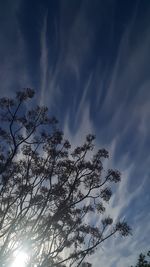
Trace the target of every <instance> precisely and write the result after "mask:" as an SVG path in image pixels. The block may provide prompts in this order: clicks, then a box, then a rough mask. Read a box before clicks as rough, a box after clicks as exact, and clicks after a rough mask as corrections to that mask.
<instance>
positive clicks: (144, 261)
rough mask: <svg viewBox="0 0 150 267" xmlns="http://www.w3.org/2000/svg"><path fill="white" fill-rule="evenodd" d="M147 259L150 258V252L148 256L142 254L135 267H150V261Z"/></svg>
mask: <svg viewBox="0 0 150 267" xmlns="http://www.w3.org/2000/svg"><path fill="white" fill-rule="evenodd" d="M147 257H150V251H149V252H148V253H147V255H145V254H143V253H141V254H140V255H139V258H138V262H137V264H136V265H135V267H150V261H148V258H147ZM131 267H133V266H131Z"/></svg>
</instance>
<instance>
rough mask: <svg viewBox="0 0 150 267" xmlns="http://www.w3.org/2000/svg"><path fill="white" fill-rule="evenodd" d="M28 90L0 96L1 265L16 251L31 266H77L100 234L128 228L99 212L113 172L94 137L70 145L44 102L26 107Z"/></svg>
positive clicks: (114, 177) (99, 239) (117, 178)
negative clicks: (23, 254) (105, 167)
mask: <svg viewBox="0 0 150 267" xmlns="http://www.w3.org/2000/svg"><path fill="white" fill-rule="evenodd" d="M33 96H34V91H33V90H31V89H25V90H23V91H22V92H18V93H17V94H16V98H15V99H8V98H2V99H1V100H0V108H1V128H0V266H3V267H5V266H9V264H10V262H11V261H12V258H13V254H14V252H15V251H18V250H20V249H21V250H22V249H23V250H24V251H26V252H27V253H28V255H29V258H28V263H27V266H30V267H32V266H35V265H36V266H37V267H50V266H53V267H55V266H64V265H69V266H72V265H75V266H79V265H80V264H81V262H82V261H83V260H84V258H85V257H86V256H87V255H90V254H92V253H93V252H94V251H95V248H96V247H97V246H98V245H100V244H101V243H102V242H103V241H104V240H106V239H108V238H110V237H111V236H113V235H114V234H116V233H117V232H118V233H119V234H121V235H122V236H127V235H128V234H129V233H130V228H129V226H128V225H127V224H126V223H125V222H117V224H114V223H113V219H112V218H110V217H106V218H105V217H104V213H105V207H104V202H105V201H106V202H108V201H109V199H110V197H111V194H112V192H111V183H113V182H114V183H117V182H119V181H120V173H119V172H118V171H116V170H108V171H105V172H104V170H103V163H102V162H103V160H104V159H106V158H108V152H107V151H106V150H105V149H100V150H98V151H97V153H95V154H94V152H93V149H94V144H93V141H94V136H93V135H88V136H87V137H86V140H85V143H84V144H83V145H82V146H79V147H76V148H75V149H74V150H71V145H70V144H69V142H68V141H67V140H64V138H63V133H62V132H61V131H60V130H59V129H58V128H57V120H56V119H55V118H49V117H48V109H47V108H46V107H39V106H36V107H35V108H33V109H31V110H28V111H26V107H27V105H26V102H27V101H28V100H29V99H30V98H32V97H33ZM92 213H94V214H97V216H99V224H98V223H97V226H93V224H91V220H90V218H91V216H92Z"/></svg>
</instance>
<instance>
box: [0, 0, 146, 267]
mask: <svg viewBox="0 0 150 267" xmlns="http://www.w3.org/2000/svg"><path fill="white" fill-rule="evenodd" d="M149 18H150V1H149V0H141V1H140V0H122V1H120V0H105V1H102V0H92V1H91V0H72V1H71V0H60V1H57V0H54V1H53V0H30V1H29V0H13V1H11V0H5V1H0V81H1V86H0V93H1V96H13V95H14V92H15V91H16V90H17V91H18V90H20V89H22V88H26V87H31V88H34V89H35V91H36V93H37V94H36V100H37V102H38V103H39V104H41V105H47V106H48V107H49V110H50V113H51V114H53V115H55V116H56V117H57V118H58V120H59V122H60V127H61V128H62V129H63V130H64V134H65V136H66V137H68V139H69V140H71V143H72V144H73V145H77V144H80V143H81V142H82V141H83V140H84V138H85V135H86V134H88V133H94V134H95V135H96V147H97V148H98V147H105V148H106V149H108V151H109V154H110V159H109V163H107V164H106V167H107V166H113V167H115V168H117V169H119V170H120V171H121V173H122V182H121V183H120V184H119V186H118V188H117V190H116V192H115V194H114V195H113V197H112V199H111V201H110V203H109V205H108V207H107V212H108V213H110V214H111V215H112V216H113V218H114V220H117V219H125V220H127V222H128V223H129V224H130V226H131V227H132V229H133V231H132V233H133V235H132V236H130V237H128V238H125V239H124V238H117V236H116V237H115V238H113V239H111V240H109V241H108V242H106V243H104V244H103V245H102V246H101V247H100V248H99V249H98V250H97V252H96V254H94V255H93V256H91V258H90V261H91V263H92V264H93V267H103V266H106V267H127V266H130V265H131V264H134V263H135V259H136V258H137V256H138V254H139V253H140V252H146V251H147V250H148V249H150V241H149V236H150V223H149V222H150V194H149V188H150V169H149V166H150V154H149V148H150V138H149V137H150V52H149V51H150V50H149V49H150V19H149ZM95 223H96V222H95Z"/></svg>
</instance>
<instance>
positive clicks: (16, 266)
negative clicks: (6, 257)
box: [11, 251, 28, 267]
mask: <svg viewBox="0 0 150 267" xmlns="http://www.w3.org/2000/svg"><path fill="white" fill-rule="evenodd" d="M27 258H28V255H27V253H25V252H23V251H20V252H18V253H17V255H16V256H15V259H14V262H13V264H12V266H11V267H25V265H26V262H27Z"/></svg>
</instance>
